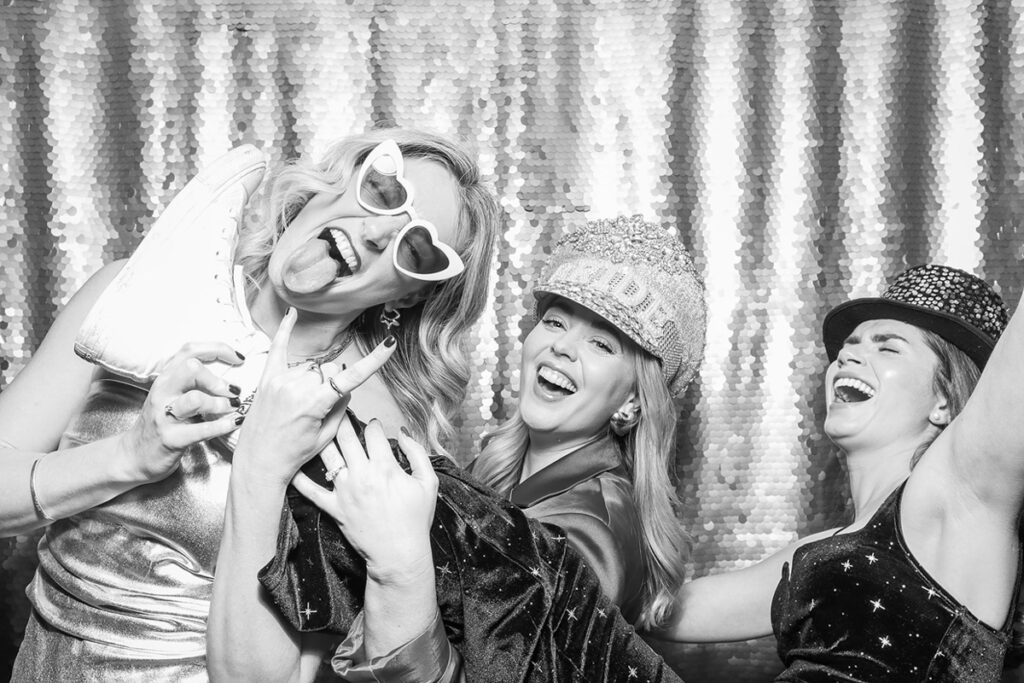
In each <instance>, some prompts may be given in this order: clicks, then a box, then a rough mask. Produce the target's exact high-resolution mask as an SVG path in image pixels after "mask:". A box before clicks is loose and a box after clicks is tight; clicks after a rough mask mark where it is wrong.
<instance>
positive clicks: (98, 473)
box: [0, 262, 239, 536]
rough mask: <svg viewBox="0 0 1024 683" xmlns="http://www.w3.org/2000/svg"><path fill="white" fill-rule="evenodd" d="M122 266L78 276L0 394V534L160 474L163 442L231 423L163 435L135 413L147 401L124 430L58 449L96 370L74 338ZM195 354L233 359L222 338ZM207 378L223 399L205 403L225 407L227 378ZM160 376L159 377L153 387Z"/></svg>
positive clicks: (178, 442) (193, 437)
mask: <svg viewBox="0 0 1024 683" xmlns="http://www.w3.org/2000/svg"><path fill="white" fill-rule="evenodd" d="M122 266H123V263H122V262H117V263H113V264H110V265H108V266H106V267H104V268H102V269H100V271H98V272H97V273H96V274H95V275H93V276H92V277H91V278H90V279H89V281H88V282H86V284H85V285H84V286H83V287H82V289H81V290H79V292H78V293H77V294H75V296H74V297H72V299H71V301H69V302H68V304H67V306H66V307H65V308H64V310H63V311H62V312H61V314H60V315H59V316H57V319H56V320H55V321H54V323H53V326H52V327H51V328H50V330H49V332H48V333H47V335H46V338H45V339H44V340H43V343H42V344H41V345H40V347H39V349H38V350H37V351H36V353H35V355H34V356H33V357H32V360H31V361H29V363H28V365H26V367H25V368H24V369H23V370H22V371H21V372H20V373H19V374H18V376H17V377H16V378H15V380H14V382H12V383H11V385H10V386H9V387H7V388H6V389H5V390H4V391H3V393H0V535H3V536H10V535H14V534H19V533H23V532H25V531H28V530H30V529H33V528H36V527H39V526H43V525H45V524H48V523H49V522H50V521H52V520H53V519H61V518H64V517H69V516H71V515H74V514H77V513H79V512H82V511H84V510H88V509H91V508H93V507H95V506H97V505H99V504H101V503H104V502H106V501H108V500H110V499H111V498H114V497H115V496H117V495H119V494H121V493H123V492H125V491H127V490H129V489H132V488H134V487H136V486H138V485H140V484H145V483H148V482H150V481H155V480H158V479H161V478H163V477H165V476H167V474H169V473H170V472H171V471H173V469H174V468H175V467H177V462H178V458H179V457H180V452H181V451H180V448H174V447H173V446H180V447H181V448H183V447H184V446H185V445H188V443H193V442H195V441H197V440H200V439H203V438H210V437H213V436H218V435H221V434H226V433H228V432H230V431H232V430H233V429H234V428H235V425H234V424H233V422H232V418H225V419H221V420H215V421H212V422H204V423H202V424H195V425H193V424H181V425H166V426H168V427H170V433H169V434H168V433H163V432H162V433H157V430H156V429H155V426H154V425H155V423H154V421H153V420H152V419H151V420H149V421H147V420H146V419H145V417H146V414H147V411H148V413H150V414H157V413H158V411H159V410H161V409H159V408H156V407H155V406H153V405H152V402H150V401H147V404H146V405H145V406H144V407H143V416H142V417H140V419H139V420H138V421H137V422H136V423H135V424H134V425H133V426H132V428H131V429H129V431H127V432H125V433H122V434H118V435H116V436H111V437H108V438H105V439H100V440H97V441H94V442H92V443H89V444H84V445H74V444H65V445H63V446H62V447H58V446H60V445H61V444H60V441H61V435H62V434H63V432H64V429H65V428H66V427H67V425H68V422H69V421H70V420H71V419H72V417H73V416H74V415H75V413H76V412H77V411H78V410H79V409H80V407H81V403H82V401H83V400H84V399H85V397H86V395H87V394H88V391H89V386H90V384H91V382H92V381H93V379H94V377H95V376H96V374H97V372H99V371H97V369H96V367H95V366H93V365H92V364H90V363H87V362H86V361H84V360H82V359H81V358H79V357H78V356H77V355H75V352H74V343H75V336H76V335H77V333H78V328H79V327H80V326H81V324H82V321H83V320H84V319H85V316H86V315H87V314H88V312H89V310H90V309H91V308H92V306H93V304H94V303H95V302H96V300H97V299H98V298H99V296H100V294H102V293H103V291H104V289H106V287H107V285H108V284H109V283H110V281H111V280H112V279H113V278H114V276H115V275H116V274H117V273H118V272H119V271H120V269H121V267H122ZM203 354H205V355H206V357H209V358H210V359H212V358H214V357H215V358H217V359H221V360H224V361H225V362H229V363H237V362H239V361H238V359H237V357H236V356H235V355H234V352H233V351H232V350H231V349H229V348H228V347H227V346H226V345H223V344H220V345H215V344H214V345H205V346H203ZM201 355H202V354H198V355H197V357H198V356H201ZM186 365H187V364H186V363H185V361H184V358H183V359H181V362H179V363H178V366H177V372H178V374H179V375H181V377H180V379H181V381H188V380H187V378H186V377H185V375H186V374H187V373H189V372H199V373H202V372H203V371H202V369H199V370H189V369H188V368H187V367H186ZM190 377H192V378H194V375H190ZM208 379H209V382H208V384H209V386H210V390H211V391H215V392H219V393H220V394H221V395H222V397H224V398H220V399H217V398H215V397H210V398H209V402H210V403H209V405H208V406H207V407H208V408H210V409H211V410H219V411H220V412H229V411H230V406H229V405H228V400H229V399H228V398H226V397H227V396H230V394H229V392H228V391H227V388H228V385H227V383H225V382H220V381H219V380H216V379H212V378H208ZM158 381H159V380H158ZM169 382H170V379H165V380H164V382H163V384H164V385H167V384H168V383H169ZM221 404H223V405H221ZM165 421H166V420H165ZM30 479H31V480H32V483H34V489H35V493H36V500H35V502H33V500H32V488H33V487H32V486H31V485H30ZM40 510H41V511H42V512H43V513H45V517H44V516H43V514H41V513H40Z"/></svg>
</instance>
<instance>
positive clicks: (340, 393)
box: [327, 377, 348, 398]
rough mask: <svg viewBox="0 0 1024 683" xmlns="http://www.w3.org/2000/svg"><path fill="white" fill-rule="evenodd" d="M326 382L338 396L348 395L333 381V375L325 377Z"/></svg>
mask: <svg viewBox="0 0 1024 683" xmlns="http://www.w3.org/2000/svg"><path fill="white" fill-rule="evenodd" d="M327 383H328V384H330V385H331V389H334V393H336V394H337V395H338V396H339V397H341V398H345V397H346V396H348V394H346V393H345V392H344V391H342V390H341V389H339V388H338V385H337V384H335V383H334V378H333V377H328V378H327Z"/></svg>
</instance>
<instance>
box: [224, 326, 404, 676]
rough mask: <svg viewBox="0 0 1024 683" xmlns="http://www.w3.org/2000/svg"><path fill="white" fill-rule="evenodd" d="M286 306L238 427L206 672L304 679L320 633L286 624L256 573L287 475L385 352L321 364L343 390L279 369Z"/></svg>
mask: <svg viewBox="0 0 1024 683" xmlns="http://www.w3.org/2000/svg"><path fill="white" fill-rule="evenodd" d="M294 324H295V313H294V311H290V312H289V313H288V315H286V316H285V318H284V320H283V321H282V323H281V327H280V329H279V330H278V332H277V334H276V335H275V337H274V340H273V343H272V344H271V349H270V352H269V354H268V357H267V367H266V370H265V371H264V375H263V377H262V379H261V381H260V385H259V387H258V389H257V392H256V399H255V401H254V402H253V405H252V407H251V409H250V411H249V413H248V415H247V416H246V423H245V425H244V426H243V428H242V431H241V433H240V434H239V439H238V447H237V449H236V450H235V456H234V460H233V463H232V471H231V483H230V487H229V490H228V503H227V510H226V514H225V525H224V536H223V538H222V541H221V547H220V553H219V554H218V559H217V569H216V572H215V574H214V576H215V578H214V584H213V598H212V602H211V607H210V619H209V628H208V633H207V649H208V652H207V662H208V668H209V672H210V676H211V678H212V679H213V680H218V681H221V680H238V681H252V680H260V681H306V680H312V678H313V676H315V674H316V669H317V667H318V666H319V662H320V660H321V659H322V657H323V655H324V654H326V652H327V651H328V649H329V647H330V641H329V640H328V639H325V638H323V637H318V636H303V637H300V635H299V634H298V633H297V632H296V631H294V630H293V629H292V628H291V627H290V626H288V625H287V624H286V623H285V622H284V621H283V620H282V619H281V618H280V617H279V616H278V612H277V610H276V609H275V608H274V607H273V605H271V604H270V603H269V602H268V601H267V599H266V596H265V594H264V593H263V590H262V588H261V587H260V584H259V581H258V580H257V574H258V572H259V570H260V568H261V567H262V566H263V565H265V564H266V563H267V561H268V560H269V559H270V558H272V557H273V556H274V551H275V548H276V539H277V532H278V525H279V522H280V519H281V511H282V508H283V505H284V500H285V490H286V488H287V486H288V482H289V481H290V480H291V478H292V477H293V476H294V475H295V473H296V472H297V471H298V470H299V468H300V467H301V466H302V465H303V464H304V463H305V462H306V461H307V460H308V459H309V458H310V457H312V456H313V455H315V454H316V453H317V452H319V451H320V450H321V449H322V448H323V447H324V445H325V444H326V443H328V442H329V441H330V440H331V438H332V437H333V436H334V434H335V433H336V432H337V428H338V424H339V422H340V420H341V416H342V415H343V414H344V412H343V411H344V408H345V406H346V404H347V402H348V398H347V397H348V394H349V393H350V392H351V391H352V389H354V388H355V387H357V386H359V385H360V384H362V382H363V381H365V380H366V379H367V378H368V377H370V376H371V375H372V374H373V373H374V372H376V371H377V369H378V368H379V367H380V366H381V365H382V364H383V363H384V362H385V361H386V360H387V359H388V358H389V357H390V356H391V353H392V352H393V348H394V347H393V346H390V347H389V346H385V345H384V344H381V345H380V346H378V347H377V348H376V349H375V350H374V351H373V352H371V353H370V354H369V355H367V356H366V357H365V358H363V359H362V360H360V361H359V362H358V363H355V364H353V366H352V367H350V368H348V369H347V370H343V371H340V372H339V371H338V369H337V367H336V366H334V364H332V363H325V364H324V365H323V366H322V370H323V373H324V375H325V376H326V377H328V378H331V379H333V380H334V385H336V386H337V387H339V390H340V391H341V393H342V394H344V396H339V394H338V393H335V389H333V388H331V386H330V385H329V384H328V383H327V382H322V381H321V379H320V377H319V374H318V373H315V372H310V371H309V370H308V369H307V368H305V367H297V368H288V364H287V347H288V339H289V336H290V334H291V329H292V326H293V325H294Z"/></svg>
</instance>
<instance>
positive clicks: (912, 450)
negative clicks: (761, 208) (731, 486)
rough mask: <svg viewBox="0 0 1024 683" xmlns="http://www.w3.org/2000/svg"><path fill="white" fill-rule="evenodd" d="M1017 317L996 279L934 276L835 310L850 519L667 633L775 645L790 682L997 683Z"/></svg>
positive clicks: (1014, 556) (1015, 403)
mask: <svg viewBox="0 0 1024 683" xmlns="http://www.w3.org/2000/svg"><path fill="white" fill-rule="evenodd" d="M1006 321H1007V313H1006V309H1005V307H1004V305H1003V302H1002V300H1001V299H1000V298H999V296H998V295H997V294H996V293H995V292H994V291H993V290H992V288H991V287H989V285H988V284H986V283H985V282H984V281H982V280H980V279H978V278H977V277H974V276H973V275H970V274H968V273H965V272H963V271H960V270H957V269H954V268H948V267H944V266H937V265H927V266H919V267H916V268H911V269H910V270H908V271H906V272H904V273H903V274H901V275H900V276H899V277H897V278H896V279H895V281H894V282H893V283H892V285H891V286H890V287H889V288H888V289H887V290H886V291H885V293H884V294H883V295H882V296H881V297H880V298H872V299H858V300H854V301H850V302H847V303H844V304H841V305H839V306H837V307H836V308H834V309H833V310H832V311H831V312H830V313H829V314H828V315H827V316H826V317H825V322H824V340H825V349H826V351H827V353H828V357H829V359H830V360H831V361H832V363H831V365H830V366H829V368H828V371H827V373H826V375H825V397H826V401H827V403H828V405H827V409H828V412H827V415H826V418H825V425H824V426H825V432H826V434H828V436H829V438H831V439H832V441H833V442H835V443H836V445H838V446H839V447H840V448H841V449H842V450H843V452H844V453H845V459H846V465H847V468H848V470H849V475H850V487H851V493H852V498H853V504H854V512H855V514H854V519H853V521H852V522H851V523H850V524H849V525H848V526H846V527H843V528H841V529H832V530H829V531H825V532H822V533H819V534H815V535H814V536H811V537H809V538H806V539H803V540H800V541H798V542H796V543H794V544H792V545H791V546H789V547H788V548H785V549H784V550H782V551H780V552H778V553H776V554H775V555H773V556H772V557H769V558H768V559H766V560H764V561H762V562H761V563H759V564H757V565H754V566H752V567H749V568H746V569H742V570H739V571H734V572H729V573H724V574H719V575H713V576H707V577H703V578H700V579H698V580H696V581H693V582H691V583H689V584H686V585H685V586H684V587H683V588H682V589H681V591H680V593H679V596H678V606H679V609H678V611H677V612H676V616H675V619H674V622H673V623H672V624H671V625H670V626H668V627H667V628H665V629H663V630H662V632H661V635H662V636H663V637H665V638H669V639H672V640H679V641H690V642H708V641H722V640H744V639H748V638H754V637H759V636H764V635H768V634H769V633H772V632H774V634H775V636H776V638H777V640H778V652H779V655H780V657H781V658H782V660H783V662H784V664H785V665H786V670H785V672H784V673H782V674H781V675H780V676H779V678H778V679H777V680H782V681H825V680H829V681H831V680H843V681H978V682H981V681H994V680H998V678H999V672H1000V670H1001V667H1002V663H1003V658H1004V655H1005V653H1006V649H1007V644H1008V641H1009V631H1010V624H1011V617H1012V612H1013V605H1014V604H1015V596H1016V592H1017V587H1018V575H1019V572H1020V543H1019V541H1018V535H1017V520H1018V517H1019V514H1020V511H1021V504H1022V501H1024V421H1022V420H1021V418H1020V405H1021V403H1022V400H1024V388H1022V386H1024V381H1022V380H1024V377H1022V368H1024V366H1022V364H1021V362H1020V359H1019V353H1020V349H1021V348H1022V346H1024V314H1022V313H1021V312H1020V311H1018V313H1017V314H1016V315H1015V316H1014V318H1013V320H1011V321H1010V323H1009V325H1007V322H1006ZM1004 328H1005V330H1004ZM997 340H998V343H997ZM972 390H973V392H972ZM780 577H781V580H780Z"/></svg>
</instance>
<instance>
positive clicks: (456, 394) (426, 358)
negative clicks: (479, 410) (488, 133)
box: [235, 128, 499, 454]
mask: <svg viewBox="0 0 1024 683" xmlns="http://www.w3.org/2000/svg"><path fill="white" fill-rule="evenodd" d="M385 140H394V141H395V142H396V143H397V144H398V147H399V148H400V149H401V150H402V156H404V157H405V158H407V159H413V158H420V159H429V160H430V161H434V162H437V163H439V164H441V165H442V166H444V167H445V168H446V169H447V170H448V171H449V172H450V173H451V174H452V176H453V178H454V179H455V181H456V184H457V185H458V197H459V202H460V205H461V206H460V211H459V223H458V226H457V243H458V244H459V245H461V246H460V247H459V249H458V252H459V256H460V257H462V260H463V262H464V263H465V264H466V269H465V270H464V271H463V272H462V273H461V274H459V275H458V276H456V277H454V278H451V279H449V280H445V281H443V282H440V283H437V284H436V285H434V287H433V290H432V291H430V292H429V293H428V295H427V296H426V298H425V299H424V300H423V301H420V302H419V303H417V304H415V305H413V306H410V307H408V308H403V309H402V318H401V325H400V326H399V327H398V328H396V329H395V330H394V335H395V337H396V339H397V341H398V343H397V348H396V350H395V353H394V355H393V356H392V357H391V360H390V361H389V362H388V363H387V364H386V365H384V367H383V368H382V369H381V370H380V372H379V374H380V377H381V379H382V380H383V381H384V383H385V385H386V386H387V388H388V390H389V391H390V392H391V395H392V396H394V398H395V400H396V401H397V402H398V405H399V406H400V407H401V409H402V411H403V413H404V414H405V416H406V417H407V419H408V420H409V424H410V427H411V428H412V431H413V433H414V436H417V437H419V438H420V439H424V440H426V442H427V444H429V446H430V448H431V449H432V450H433V451H435V452H437V453H442V454H447V453H448V451H447V446H448V445H449V444H451V443H452V442H453V438H454V436H455V427H454V425H453V424H452V417H453V416H454V414H455V413H456V411H457V410H458V408H459V406H460V404H461V403H462V399H463V396H464V395H465V392H466V386H467V384H468V383H469V364H468V362H467V358H466V354H465V352H464V350H463V348H462V342H463V340H464V338H465V336H466V334H467V333H468V332H469V330H470V328H471V327H472V326H473V324H474V323H475V322H476V321H477V320H478V319H479V317H480V315H481V313H482V312H483V310H484V306H485V304H486V302H487V281H488V275H489V271H490V267H491V262H492V255H493V252H494V242H495V239H496V235H497V232H498V221H499V213H498V206H497V203H496V202H495V199H494V195H493V194H492V193H491V191H490V190H488V189H487V188H486V187H484V185H483V183H482V180H481V176H480V169H479V167H478V166H477V164H476V161H475V160H474V159H473V158H472V157H471V156H470V155H469V154H468V153H467V152H466V151H465V150H464V149H462V147H460V146H459V145H458V144H457V143H456V142H454V141H452V140H449V139H447V138H445V137H442V136H440V135H436V134H433V133H428V132H424V131H420V130H413V129H408V128H381V129H376V130H372V131H368V132H366V133H363V134H360V135H353V136H350V137H347V138H344V139H343V140H340V141H338V142H336V143H335V144H334V145H332V146H331V147H330V148H329V149H328V150H327V152H326V153H325V154H324V155H323V157H322V158H321V159H320V160H319V161H318V162H315V163H314V162H310V161H307V160H304V159H299V160H296V161H293V162H291V163H289V164H287V165H286V166H284V167H283V168H282V169H281V170H279V171H278V172H277V173H276V174H275V176H274V177H273V178H272V180H271V184H270V190H269V192H267V193H266V195H265V197H264V207H263V210H264V217H265V220H263V221H262V223H261V224H260V225H259V226H251V227H250V228H248V229H246V230H243V232H242V234H241V236H240V239H239V244H238V248H237V250H236V252H235V260H236V263H239V264H240V265H242V267H243V270H244V272H245V274H246V284H247V294H250V295H251V294H252V293H253V292H254V291H255V290H256V289H258V288H259V287H260V286H261V285H262V284H263V283H264V282H265V281H266V278H267V264H268V262H269V261H270V254H271V252H272V251H273V249H274V245H275V244H276V243H277V240H278V237H279V236H280V235H281V233H282V232H284V230H285V228H287V226H288V224H289V223H291V221H292V219H294V218H295V216H296V215H297V214H298V213H299V211H301V210H302V208H303V207H304V206H305V205H306V202H308V201H309V199H310V198H311V197H312V196H313V195H314V194H316V193H319V192H329V193H332V194H337V193H338V192H339V189H343V188H345V187H347V186H348V182H349V179H350V178H351V176H352V174H353V173H354V172H356V170H357V169H358V168H359V166H360V164H362V162H363V160H364V159H365V158H366V157H367V155H368V154H369V153H370V151H371V150H372V149H373V148H374V147H376V146H377V145H378V144H380V143H381V142H383V141H385ZM382 310H383V303H382V304H380V305H378V306H373V307H371V308H368V309H367V310H365V311H364V312H363V313H362V315H360V316H359V317H358V318H357V319H356V320H355V321H354V322H353V323H352V329H353V332H354V334H355V341H356V344H357V346H358V348H359V349H360V350H361V351H362V352H363V353H367V352H368V351H369V350H370V349H372V348H373V347H375V346H376V345H377V344H379V343H380V342H381V341H383V340H384V337H386V336H387V328H386V327H385V326H383V325H382V324H381V322H380V314H381V311H382Z"/></svg>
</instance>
